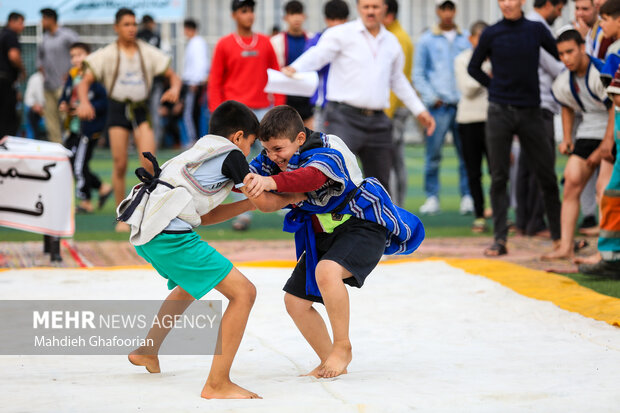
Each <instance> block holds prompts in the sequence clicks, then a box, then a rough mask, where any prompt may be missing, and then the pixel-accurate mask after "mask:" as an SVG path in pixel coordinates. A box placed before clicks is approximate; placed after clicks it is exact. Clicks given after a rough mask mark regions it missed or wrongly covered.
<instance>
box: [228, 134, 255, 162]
mask: <svg viewBox="0 0 620 413" xmlns="http://www.w3.org/2000/svg"><path fill="white" fill-rule="evenodd" d="M231 141H232V143H234V144H235V145H236V146H237V148H239V149H241V152H243V155H244V156H246V157H247V156H248V155H249V154H250V150H251V149H252V145H254V141H256V135H248V136H247V137H246V136H244V135H243V132H242V131H239V132H237V133H236V134H235V135H234V136H233V138H232V139H231Z"/></svg>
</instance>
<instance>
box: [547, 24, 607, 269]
mask: <svg viewBox="0 0 620 413" xmlns="http://www.w3.org/2000/svg"><path fill="white" fill-rule="evenodd" d="M557 44H558V52H559V54H560V59H561V60H562V62H563V63H564V65H565V66H566V68H567V70H565V71H563V72H562V73H560V75H558V77H557V78H556V79H555V81H554V82H553V87H552V92H553V96H554V97H555V99H556V100H557V101H558V102H559V103H560V104H561V105H562V125H563V133H564V138H563V141H562V143H561V144H560V145H559V151H560V153H561V154H563V155H568V156H569V157H568V161H567V162H566V167H565V169H564V197H563V200H562V215H561V220H562V221H561V222H562V237H561V239H560V243H559V245H557V244H556V245H554V248H553V250H552V251H550V252H548V253H546V254H544V255H543V256H542V257H541V258H542V259H543V260H548V261H550V260H571V259H572V258H573V257H574V250H575V249H576V248H577V247H578V246H579V245H577V246H576V245H575V242H574V240H575V227H576V225H577V219H578V218H579V197H580V195H581V193H582V191H583V189H584V187H585V186H586V184H587V182H588V180H589V179H590V177H591V176H592V175H594V174H595V173H596V172H597V170H598V178H597V181H596V192H597V199H600V196H601V195H602V193H603V190H604V189H605V186H606V185H607V183H608V182H609V178H610V177H611V171H612V170H613V165H612V163H610V162H609V161H607V160H605V159H603V152H602V148H603V146H604V145H602V143H603V141H604V140H605V139H607V140H609V141H611V140H612V139H613V131H614V116H615V114H614V108H613V104H612V102H611V100H610V99H609V97H608V96H607V92H606V90H605V86H603V83H602V82H601V76H600V70H601V69H602V68H603V62H602V61H600V60H598V59H597V58H595V57H591V56H588V54H586V51H585V43H584V40H583V39H582V37H581V35H580V34H579V32H577V31H576V30H566V31H564V32H563V33H562V34H561V35H560V36H559V37H558V39H557ZM575 114H580V115H581V117H582V119H583V120H582V121H581V122H580V123H579V124H577V123H576V122H575ZM574 129H575V138H576V139H574V140H573V130H574Z"/></svg>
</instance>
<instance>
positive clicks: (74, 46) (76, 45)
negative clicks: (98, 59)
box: [69, 42, 90, 54]
mask: <svg viewBox="0 0 620 413" xmlns="http://www.w3.org/2000/svg"><path fill="white" fill-rule="evenodd" d="M71 49H82V50H84V51H85V52H86V53H88V54H90V46H89V45H87V44H86V43H83V42H75V43H73V44H72V45H71V46H70V47H69V50H71Z"/></svg>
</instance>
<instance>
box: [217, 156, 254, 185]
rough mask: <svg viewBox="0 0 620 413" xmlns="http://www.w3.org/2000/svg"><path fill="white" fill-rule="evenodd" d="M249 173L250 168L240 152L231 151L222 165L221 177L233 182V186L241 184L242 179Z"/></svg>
mask: <svg viewBox="0 0 620 413" xmlns="http://www.w3.org/2000/svg"><path fill="white" fill-rule="evenodd" d="M249 173H250V166H249V165H248V161H247V159H245V156H244V155H243V152H241V151H232V152H230V153H229V154H228V156H227V157H226V159H224V162H223V163H222V175H224V176H225V177H227V178H230V179H232V180H233V182H234V183H235V185H237V184H241V183H243V178H245V176H246V175H247V174H249Z"/></svg>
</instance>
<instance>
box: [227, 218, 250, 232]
mask: <svg viewBox="0 0 620 413" xmlns="http://www.w3.org/2000/svg"><path fill="white" fill-rule="evenodd" d="M251 223H252V218H250V217H249V216H247V215H241V216H239V217H237V219H235V220H234V221H233V223H232V229H234V230H235V231H247V230H248V229H249V228H250V224H251Z"/></svg>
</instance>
